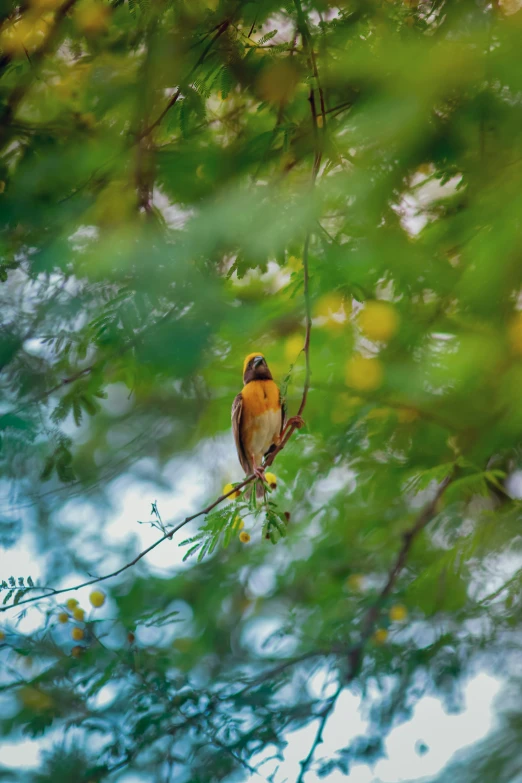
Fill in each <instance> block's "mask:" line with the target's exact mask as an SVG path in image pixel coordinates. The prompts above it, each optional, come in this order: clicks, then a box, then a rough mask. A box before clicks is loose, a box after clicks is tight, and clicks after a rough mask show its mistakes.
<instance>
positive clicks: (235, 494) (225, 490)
mask: <svg viewBox="0 0 522 783" xmlns="http://www.w3.org/2000/svg"><path fill="white" fill-rule="evenodd" d="M231 489H234V485H233V484H225V486H224V487H223V492H222V494H223V495H226V494H227V493H228V492H230V490H231ZM240 495H241V492H239V491H236V492H232V494H231V495H229V496H228V498H227V499H228V500H235V499H236V498H238V497H239V496H240Z"/></svg>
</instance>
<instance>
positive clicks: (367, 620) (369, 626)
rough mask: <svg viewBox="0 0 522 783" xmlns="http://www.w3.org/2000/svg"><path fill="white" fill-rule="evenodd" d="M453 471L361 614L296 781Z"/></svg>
mask: <svg viewBox="0 0 522 783" xmlns="http://www.w3.org/2000/svg"><path fill="white" fill-rule="evenodd" d="M456 472H457V470H456V467H455V468H454V469H453V471H452V472H451V473H449V474H448V475H447V476H446V478H445V479H444V480H443V481H442V482H441V483H440V484H439V486H438V488H437V491H436V492H435V495H434V496H433V499H432V500H431V501H430V502H429V503H428V504H427V505H426V506H425V507H424V508H423V510H422V511H421V513H420V514H419V516H418V517H417V519H416V520H415V522H414V524H413V525H412V527H411V528H410V529H409V530H407V531H406V532H405V533H404V534H403V543H402V547H401V548H400V550H399V552H398V554H397V557H396V558H395V561H394V563H393V565H392V567H391V569H390V571H389V573H388V578H387V579H386V583H385V585H384V587H383V588H382V590H381V592H380V593H379V595H378V597H377V600H376V601H375V602H374V603H373V604H372V606H370V608H369V609H368V611H367V612H366V614H365V616H364V618H363V621H362V623H361V635H360V640H359V643H358V644H357V645H355V647H352V649H351V650H350V651H349V654H348V664H349V669H348V674H347V675H346V676H345V677H344V678H341V681H340V683H339V686H338V688H337V690H336V692H335V693H334V695H333V696H331V697H330V698H329V699H328V701H327V702H326V705H325V707H323V710H322V711H321V713H320V721H319V726H318V728H317V732H316V734H315V738H314V741H313V742H312V745H311V747H310V750H309V751H308V754H307V756H306V758H305V759H303V761H301V771H300V773H299V777H298V778H297V781H296V783H303V780H304V776H305V774H306V773H307V772H308V770H309V769H310V767H311V765H312V762H313V760H314V754H315V751H316V749H317V747H318V746H319V745H320V744H321V742H322V741H323V732H324V728H325V726H326V722H327V720H328V718H329V717H330V715H331V713H332V711H333V709H334V707H335V705H336V703H337V699H338V698H339V696H340V694H341V693H342V691H343V689H344V688H345V687H346V686H347V685H349V684H350V683H351V682H353V680H354V679H355V678H356V677H357V675H358V673H359V669H360V666H361V664H362V660H363V655H364V650H365V648H366V644H367V642H368V640H369V639H370V637H371V636H372V634H373V632H374V630H375V626H376V624H377V621H378V619H379V615H380V613H381V609H382V605H383V603H384V602H385V601H386V599H387V598H388V596H389V595H390V594H391V592H392V590H393V588H394V587H395V585H396V583H397V580H398V578H399V576H400V574H401V572H402V571H403V569H404V566H405V565H406V562H407V559H408V555H409V553H410V550H411V548H412V545H413V542H414V541H415V539H416V538H417V536H418V535H419V533H421V532H422V530H424V528H425V527H426V525H427V524H428V522H430V521H431V520H432V519H433V517H434V516H435V514H436V513H437V506H438V504H439V500H440V499H441V497H442V496H443V494H444V492H445V491H446V489H447V488H448V486H449V485H450V484H451V482H452V481H454V479H455V477H456Z"/></svg>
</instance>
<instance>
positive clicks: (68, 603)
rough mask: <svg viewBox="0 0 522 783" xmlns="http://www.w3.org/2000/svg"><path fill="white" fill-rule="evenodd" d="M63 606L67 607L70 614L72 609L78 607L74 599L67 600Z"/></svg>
mask: <svg viewBox="0 0 522 783" xmlns="http://www.w3.org/2000/svg"><path fill="white" fill-rule="evenodd" d="M65 606H66V607H67V609H69V611H71V612H72V611H73V609H74V608H75V607H76V606H78V601H77V600H76V598H69V600H68V601H66V602H65Z"/></svg>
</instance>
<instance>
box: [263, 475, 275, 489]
mask: <svg viewBox="0 0 522 783" xmlns="http://www.w3.org/2000/svg"><path fill="white" fill-rule="evenodd" d="M265 480H266V483H267V484H268V486H269V487H270V489H275V488H276V487H277V476H276V475H275V474H274V473H265Z"/></svg>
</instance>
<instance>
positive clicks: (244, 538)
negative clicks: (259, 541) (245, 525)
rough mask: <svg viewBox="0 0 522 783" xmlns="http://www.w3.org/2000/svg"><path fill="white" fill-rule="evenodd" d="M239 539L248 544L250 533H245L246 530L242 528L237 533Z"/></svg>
mask: <svg viewBox="0 0 522 783" xmlns="http://www.w3.org/2000/svg"><path fill="white" fill-rule="evenodd" d="M239 540H240V541H241V543H242V544H248V542H249V541H250V533H247V532H246V530H242V531H241V533H240V534H239Z"/></svg>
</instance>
